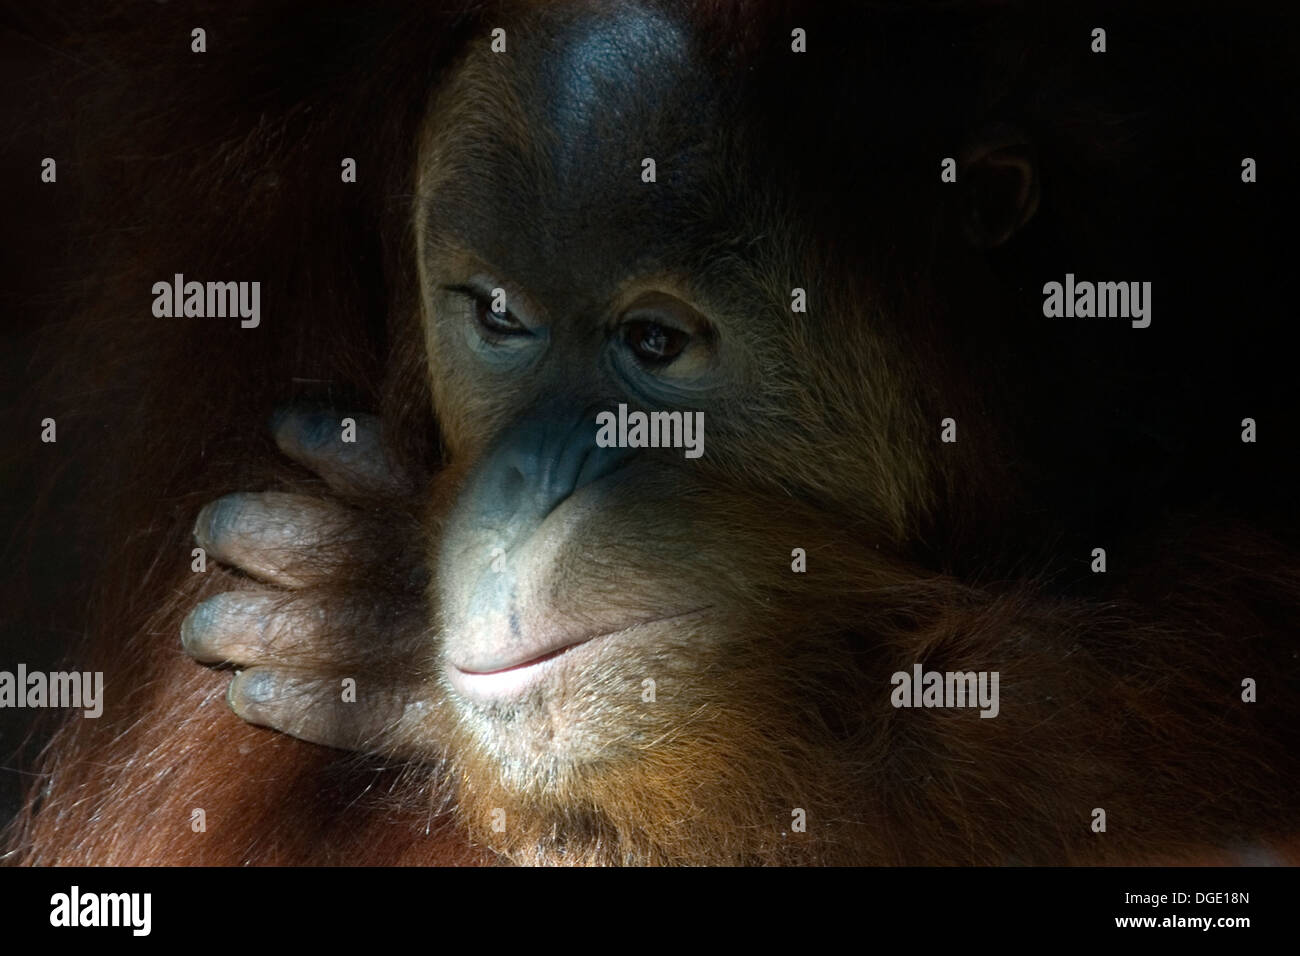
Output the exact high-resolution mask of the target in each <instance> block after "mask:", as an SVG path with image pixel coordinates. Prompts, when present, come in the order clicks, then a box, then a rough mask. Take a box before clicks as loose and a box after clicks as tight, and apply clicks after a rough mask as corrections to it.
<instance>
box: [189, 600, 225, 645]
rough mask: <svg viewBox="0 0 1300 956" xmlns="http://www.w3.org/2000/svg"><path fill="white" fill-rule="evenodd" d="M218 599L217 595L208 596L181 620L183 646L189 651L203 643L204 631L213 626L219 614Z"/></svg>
mask: <svg viewBox="0 0 1300 956" xmlns="http://www.w3.org/2000/svg"><path fill="white" fill-rule="evenodd" d="M218 596H219V595H218ZM216 601H217V598H215V597H214V598H208V599H207V600H206V601H203V602H202V603H201V604H199V605H198V606H197V607H195V608H194V610H192V611H190V613H189V614H187V615H185V620H183V621H181V646H182V647H183V648H185V649H186V650H187V651H189V650H193V649H195V648H197V647H199V646H201V645H202V643H203V635H204V633H205V632H206V631H207V630H208V628H210V627H211V626H212V622H213V620H215V619H216V616H217V607H216Z"/></svg>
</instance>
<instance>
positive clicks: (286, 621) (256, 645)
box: [181, 591, 326, 667]
mask: <svg viewBox="0 0 1300 956" xmlns="http://www.w3.org/2000/svg"><path fill="white" fill-rule="evenodd" d="M325 616H326V609H325V604H324V603H323V602H322V601H321V600H319V599H317V598H312V599H311V600H304V599H302V598H298V597H295V596H292V595H286V594H283V593H271V592H268V591H228V592H226V593H225V594H217V595H214V596H213V597H210V598H208V599H207V600H206V601H203V602H202V603H200V604H199V605H197V606H196V607H195V608H194V610H192V611H190V613H189V614H188V615H186V617H185V620H184V621H183V622H181V647H182V648H184V650H185V653H187V654H189V655H190V656H191V657H193V658H194V659H195V660H197V661H201V662H202V663H204V664H220V663H230V664H239V665H241V666H245V667H248V666H252V665H253V664H260V663H267V662H269V661H273V660H288V659H293V660H295V661H298V662H302V663H308V662H309V661H311V660H313V659H315V657H316V656H317V655H320V654H323V653H324V651H325V648H324V647H322V646H321V645H322V644H323V642H322V640H321V638H322V636H323V634H324V624H325Z"/></svg>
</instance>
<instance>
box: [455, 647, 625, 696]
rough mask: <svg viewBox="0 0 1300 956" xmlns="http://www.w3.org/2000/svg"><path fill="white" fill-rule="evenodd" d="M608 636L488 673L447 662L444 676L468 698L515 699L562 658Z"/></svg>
mask: <svg viewBox="0 0 1300 956" xmlns="http://www.w3.org/2000/svg"><path fill="white" fill-rule="evenodd" d="M608 636H609V635H607V634H604V635H600V637H593V638H590V639H589V640H585V641H580V642H578V643H577V644H570V645H569V646H567V647H562V648H560V649H559V650H557V651H551V652H550V653H549V654H546V655H544V656H542V657H538V658H536V659H535V660H531V661H526V662H524V663H523V664H516V665H515V666H514V667H507V668H505V669H504V670H499V671H490V672H488V673H474V672H473V671H463V670H461V669H460V668H459V667H457V666H456V665H455V664H452V663H450V662H448V664H447V667H446V669H447V677H448V678H449V679H450V680H451V684H452V686H453V687H455V688H456V690H458V691H459V692H460V693H462V694H465V695H466V696H468V697H476V698H480V699H484V700H489V699H502V698H506V697H517V696H519V695H520V694H522V693H524V692H525V691H526V690H528V688H529V687H531V686H532V685H534V684H536V683H537V682H538V681H539V680H541V679H542V677H543V676H545V674H546V673H547V672H548V671H550V670H553V669H554V668H555V667H556V666H558V665H559V664H560V663H561V661H562V660H563V659H564V658H567V657H569V656H570V655H572V654H573V653H574V652H575V651H578V650H579V649H580V648H583V647H586V646H587V645H588V644H591V643H593V642H595V641H598V640H600V639H601V637H608Z"/></svg>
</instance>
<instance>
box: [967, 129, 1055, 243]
mask: <svg viewBox="0 0 1300 956" xmlns="http://www.w3.org/2000/svg"><path fill="white" fill-rule="evenodd" d="M958 168H959V169H960V170H961V172H960V174H959V175H960V176H961V182H962V183H963V185H964V188H963V194H962V228H963V231H964V232H965V233H966V238H967V239H968V240H969V241H970V243H971V245H973V246H975V247H976V248H978V249H992V248H993V247H995V246H1000V245H1002V244H1003V243H1004V242H1006V241H1007V240H1008V239H1010V238H1011V237H1012V236H1014V235H1015V234H1016V233H1017V232H1019V231H1020V228H1021V227H1022V226H1024V225H1025V223H1027V222H1029V220H1030V219H1031V218H1033V215H1034V213H1035V212H1037V211H1038V192H1039V190H1038V158H1037V155H1036V154H1035V150H1034V147H1033V144H1032V143H1031V142H1030V141H1029V138H1028V137H1027V136H1026V135H1025V134H1024V133H1023V132H1021V131H1020V130H1019V129H1017V128H1016V127H1014V126H1010V125H1006V124H1002V123H998V124H995V125H991V126H987V127H985V128H984V129H983V130H981V131H980V133H979V135H978V136H977V137H976V138H975V139H974V140H973V141H972V142H970V143H969V144H968V145H967V146H966V149H965V150H963V152H962V158H961V164H960V166H959V167H958Z"/></svg>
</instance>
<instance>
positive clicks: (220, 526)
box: [194, 492, 359, 588]
mask: <svg viewBox="0 0 1300 956" xmlns="http://www.w3.org/2000/svg"><path fill="white" fill-rule="evenodd" d="M358 536H359V525H358V523H357V521H356V519H355V518H354V517H353V516H352V514H351V513H350V512H349V511H348V510H347V509H346V508H344V507H343V506H342V505H339V504H336V503H333V502H330V501H324V500H321V499H317V498H308V497H305V496H303V495H290V494H283V493H280V492H263V493H261V494H248V493H236V494H232V495H226V496H224V497H222V498H218V499H217V500H216V501H213V502H211V503H210V504H207V505H205V506H204V507H203V510H201V511H200V512H199V516H198V519H197V520H196V521H195V523H194V538H195V540H196V541H197V542H198V543H199V545H200V546H202V547H203V548H204V549H205V550H206V551H207V552H208V554H209V555H211V556H212V557H215V558H216V559H217V560H218V561H222V562H224V563H226V564H230V565H233V566H234V567H236V568H239V569H240V570H241V571H244V572H246V573H248V574H250V575H252V576H253V577H255V578H257V579H258V580H261V581H265V582H267V583H268V584H278V585H280V586H282V587H291V588H293V587H303V586H304V585H307V584H312V583H315V582H317V581H320V580H323V579H325V578H327V577H329V576H330V574H331V573H332V572H333V571H334V569H335V568H336V567H337V566H338V564H339V563H340V562H341V561H342V559H343V557H344V556H345V555H346V554H347V550H348V546H349V544H350V543H355V542H356V541H357V540H358Z"/></svg>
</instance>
